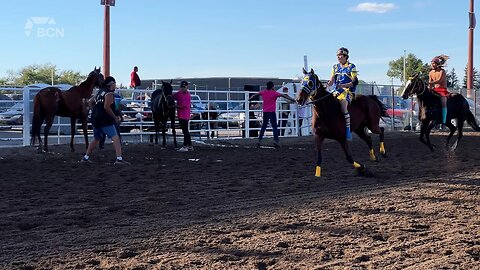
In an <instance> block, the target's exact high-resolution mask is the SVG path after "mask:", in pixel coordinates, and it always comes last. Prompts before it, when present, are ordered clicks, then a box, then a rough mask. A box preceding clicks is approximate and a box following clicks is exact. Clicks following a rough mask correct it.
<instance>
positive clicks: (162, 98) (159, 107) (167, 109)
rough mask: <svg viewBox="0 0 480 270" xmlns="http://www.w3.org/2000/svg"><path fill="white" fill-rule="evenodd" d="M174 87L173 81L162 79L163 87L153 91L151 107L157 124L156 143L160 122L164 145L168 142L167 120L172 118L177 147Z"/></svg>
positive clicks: (156, 141) (171, 124)
mask: <svg viewBox="0 0 480 270" xmlns="http://www.w3.org/2000/svg"><path fill="white" fill-rule="evenodd" d="M172 94H173V88H172V81H170V82H164V81H162V88H160V89H157V90H155V91H154V92H153V93H152V99H151V105H150V107H151V109H152V114H153V122H154V125H155V144H158V132H159V131H160V124H161V125H162V136H163V144H162V146H163V147H166V145H167V142H166V138H165V133H166V132H167V121H168V119H170V127H171V129H172V135H173V143H174V145H175V147H177V136H176V132H175V100H173V97H172ZM150 141H151V140H150Z"/></svg>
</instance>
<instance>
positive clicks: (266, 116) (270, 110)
mask: <svg viewBox="0 0 480 270" xmlns="http://www.w3.org/2000/svg"><path fill="white" fill-rule="evenodd" d="M257 96H261V97H262V99H263V109H262V111H263V123H262V127H261V128H260V135H259V137H258V143H257V145H258V146H260V145H261V143H262V139H263V135H264V134H265V130H266V129H267V125H268V122H270V124H271V125H272V129H273V145H274V146H275V147H280V141H279V139H278V127H277V114H276V105H277V98H278V97H283V98H286V99H288V100H290V101H291V102H295V99H293V98H291V97H290V96H288V95H287V94H280V93H278V92H277V91H275V88H274V84H273V82H271V81H270V82H267V89H266V90H262V91H260V92H258V93H255V94H253V95H252V96H251V97H250V98H249V99H248V101H252V100H253V99H255V98H256V97H257Z"/></svg>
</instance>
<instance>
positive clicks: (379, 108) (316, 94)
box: [297, 69, 389, 177]
mask: <svg viewBox="0 0 480 270" xmlns="http://www.w3.org/2000/svg"><path fill="white" fill-rule="evenodd" d="M303 73H304V74H305V77H304V79H303V81H302V88H301V91H300V92H299V93H298V97H297V102H298V103H299V105H304V104H305V102H306V100H307V99H308V98H309V97H310V96H311V98H312V99H313V101H311V103H313V108H312V112H313V117H312V129H313V131H314V134H315V135H314V136H315V144H316V148H317V166H316V171H315V176H317V177H320V176H321V164H322V145H323V141H324V140H325V139H333V140H336V141H338V142H339V143H340V145H341V146H342V148H343V151H344V152H345V155H346V158H347V161H348V162H349V163H350V164H352V165H353V167H354V168H355V170H356V172H357V174H358V175H366V174H368V173H367V171H366V169H365V166H364V165H362V164H360V163H357V162H355V161H354V160H353V157H352V152H351V149H350V146H349V143H348V141H347V138H346V131H345V117H344V116H343V114H342V112H341V109H340V104H339V102H338V100H337V99H336V98H335V97H334V96H333V95H332V94H331V93H329V92H327V91H326V89H325V87H324V86H323V84H322V83H321V82H320V80H319V79H318V76H317V75H316V74H315V72H314V71H313V69H311V70H310V72H307V71H306V70H305V69H304V70H303ZM348 111H349V112H350V116H351V118H350V119H351V121H350V126H351V129H352V131H354V132H355V133H356V134H357V135H358V136H359V137H360V138H361V139H362V140H363V141H364V142H365V143H367V145H368V148H369V150H370V152H369V153H370V159H371V160H374V161H378V158H377V157H376V156H375V151H374V150H373V145H372V139H371V137H370V136H369V135H368V134H367V133H366V129H367V128H368V129H369V130H370V131H371V132H373V133H375V134H378V135H379V136H380V153H381V154H382V155H383V156H384V157H386V152H385V146H384V129H383V127H380V126H379V121H380V118H382V117H389V116H388V114H387V109H386V107H385V105H384V104H383V103H382V102H380V101H379V100H378V98H377V96H375V95H370V96H363V95H357V96H356V98H355V99H354V100H353V101H352V103H351V104H350V105H349V107H348Z"/></svg>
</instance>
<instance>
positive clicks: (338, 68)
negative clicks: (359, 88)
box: [332, 61, 357, 92]
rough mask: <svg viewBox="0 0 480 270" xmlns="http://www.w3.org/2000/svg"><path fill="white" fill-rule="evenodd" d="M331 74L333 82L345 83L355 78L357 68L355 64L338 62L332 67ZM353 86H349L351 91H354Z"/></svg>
mask: <svg viewBox="0 0 480 270" xmlns="http://www.w3.org/2000/svg"><path fill="white" fill-rule="evenodd" d="M332 76H335V84H345V83H350V82H353V81H354V79H355V78H357V68H356V67H355V64H352V63H350V62H348V61H347V62H346V63H345V64H344V65H342V64H340V63H338V64H335V65H334V66H333V68H332ZM355 88H356V87H355V86H353V87H350V89H349V90H350V91H351V92H355Z"/></svg>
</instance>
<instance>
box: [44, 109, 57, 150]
mask: <svg viewBox="0 0 480 270" xmlns="http://www.w3.org/2000/svg"><path fill="white" fill-rule="evenodd" d="M54 118H55V115H52V116H48V117H45V129H44V130H43V136H44V137H45V139H44V142H43V151H45V152H48V134H50V128H51V127H52V125H53V119H54Z"/></svg>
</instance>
